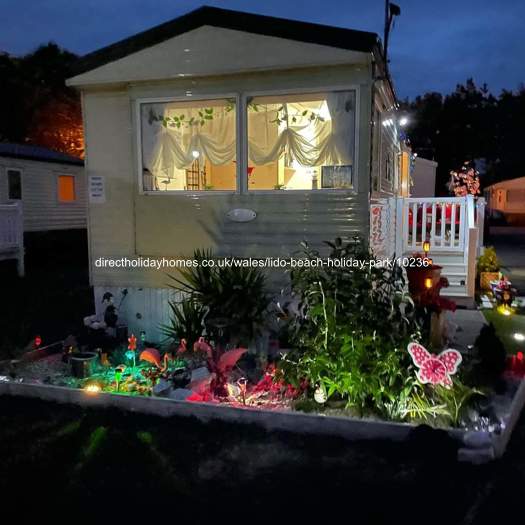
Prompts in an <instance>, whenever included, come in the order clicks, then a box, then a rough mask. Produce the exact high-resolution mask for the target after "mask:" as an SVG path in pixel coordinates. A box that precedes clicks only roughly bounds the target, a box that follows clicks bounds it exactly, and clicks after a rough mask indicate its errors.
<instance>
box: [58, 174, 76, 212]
mask: <svg viewBox="0 0 525 525" xmlns="http://www.w3.org/2000/svg"><path fill="white" fill-rule="evenodd" d="M60 177H71V178H72V179H73V194H74V196H75V198H74V199H73V200H72V201H65V200H62V199H61V198H60ZM55 180H56V196H57V202H58V203H59V204H65V205H68V204H76V203H77V202H78V192H77V178H76V176H75V175H72V174H71V173H57V174H56V178H55Z"/></svg>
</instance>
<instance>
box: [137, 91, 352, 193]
mask: <svg viewBox="0 0 525 525" xmlns="http://www.w3.org/2000/svg"><path fill="white" fill-rule="evenodd" d="M355 105H356V96H355V91H335V92H324V93H307V94H290V95H278V96H273V95H272V96H257V97H250V98H248V100H247V104H246V111H247V115H246V118H247V125H248V129H247V132H245V134H243V135H242V136H240V135H237V130H236V104H235V100H233V99H217V100H184V101H169V102H143V103H141V104H140V106H139V107H140V128H141V129H140V131H141V133H140V138H141V169H142V174H141V176H142V188H143V190H144V191H148V192H167V191H190V192H199V191H214V190H215V191H218V190H223V191H235V190H237V188H238V183H239V182H241V181H240V180H239V177H242V184H241V185H240V186H241V188H245V187H247V188H248V190H322V189H351V188H354V152H355V126H356V108H355ZM238 143H240V144H241V148H240V149H239V150H240V151H247V152H248V158H247V159H246V164H244V163H243V165H245V166H246V168H247V172H245V173H240V165H239V164H238V162H237V160H238V159H237V158H236V151H237V144H238Z"/></svg>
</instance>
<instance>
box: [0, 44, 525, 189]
mask: <svg viewBox="0 0 525 525" xmlns="http://www.w3.org/2000/svg"><path fill="white" fill-rule="evenodd" d="M76 59H77V56H76V55H75V54H73V53H70V52H69V51H66V50H64V49H61V48H60V47H58V46H57V45H56V44H53V43H49V44H47V45H43V46H41V47H39V48H38V49H37V50H36V51H34V52H33V53H29V54H27V55H25V56H23V57H20V58H18V57H12V56H9V55H6V54H0V141H8V142H18V143H32V144H37V145H42V146H46V147H49V148H51V149H55V150H57V151H63V152H66V153H70V154H73V155H77V156H82V155H83V152H84V145H83V133H82V118H81V110H80V98H79V95H78V92H77V91H76V90H75V89H72V88H69V87H67V86H66V85H65V79H66V78H68V76H70V68H71V66H72V64H73V63H74V62H75V60H76ZM402 108H403V110H404V111H407V112H408V113H410V121H409V125H408V129H407V135H408V137H409V139H410V142H411V145H412V148H413V151H414V152H416V153H418V155H421V156H422V157H425V158H430V159H434V160H436V161H437V162H438V163H439V167H438V176H437V184H436V186H437V187H436V190H437V193H438V194H446V193H447V188H446V183H447V181H448V179H449V172H450V170H452V169H456V170H457V169H459V168H460V167H461V165H462V164H463V163H464V162H465V161H468V160H476V161H477V168H478V169H479V170H480V171H481V173H482V179H481V183H482V186H486V185H488V184H490V183H492V182H495V181H498V180H502V179H510V178H514V177H519V176H523V175H525V173H523V170H522V166H521V165H522V162H521V159H520V154H521V151H522V149H523V138H522V137H523V135H524V133H523V126H524V124H525V87H521V88H520V89H518V90H517V91H515V92H512V91H503V92H502V93H501V94H500V95H499V96H494V95H493V94H491V93H490V92H489V90H488V89H487V87H486V86H481V87H479V86H476V85H475V83H474V81H473V80H471V79H469V80H467V82H466V83H465V84H464V85H458V86H457V88H456V90H455V91H454V92H453V93H450V94H448V95H442V94H441V93H426V94H424V95H421V96H418V97H416V99H415V100H413V101H405V102H404V103H403V104H402Z"/></svg>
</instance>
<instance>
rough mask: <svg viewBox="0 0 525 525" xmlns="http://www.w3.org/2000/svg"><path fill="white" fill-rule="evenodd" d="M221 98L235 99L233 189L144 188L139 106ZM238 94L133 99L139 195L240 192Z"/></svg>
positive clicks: (234, 193)
mask: <svg viewBox="0 0 525 525" xmlns="http://www.w3.org/2000/svg"><path fill="white" fill-rule="evenodd" d="M222 99H235V142H236V143H235V146H236V148H235V150H236V151H235V156H236V165H237V167H236V170H235V186H236V189H235V190H212V191H205V190H198V191H195V190H164V191H158V190H145V189H144V180H143V174H142V170H143V164H142V120H141V106H142V105H143V104H162V103H166V102H190V101H195V102H196V103H199V102H205V101H206V100H222ZM239 103H240V95H239V93H216V94H213V95H211V94H210V95H202V96H201V95H192V96H188V95H181V96H174V97H152V98H150V97H148V98H137V99H136V100H135V125H134V126H133V127H134V130H135V135H136V148H137V166H136V169H137V172H138V173H137V180H138V190H139V195H181V196H184V195H199V196H201V195H236V194H239V193H240V187H239V179H240V173H241V172H240V169H241V167H242V166H241V162H240V161H239V153H240V148H239V146H240V144H239V114H240V112H241V110H240V104H239Z"/></svg>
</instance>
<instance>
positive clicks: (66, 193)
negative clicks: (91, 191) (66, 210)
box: [58, 175, 77, 202]
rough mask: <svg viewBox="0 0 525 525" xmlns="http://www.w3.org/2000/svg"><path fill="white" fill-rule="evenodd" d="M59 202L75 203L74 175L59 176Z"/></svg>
mask: <svg viewBox="0 0 525 525" xmlns="http://www.w3.org/2000/svg"><path fill="white" fill-rule="evenodd" d="M58 200H59V202H75V201H76V200H77V198H76V194H75V177H74V175H59V176H58Z"/></svg>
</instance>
